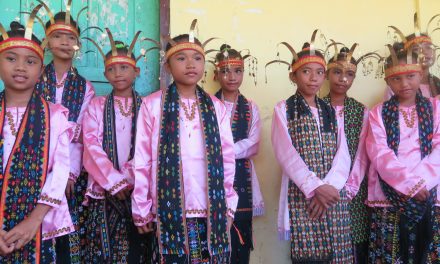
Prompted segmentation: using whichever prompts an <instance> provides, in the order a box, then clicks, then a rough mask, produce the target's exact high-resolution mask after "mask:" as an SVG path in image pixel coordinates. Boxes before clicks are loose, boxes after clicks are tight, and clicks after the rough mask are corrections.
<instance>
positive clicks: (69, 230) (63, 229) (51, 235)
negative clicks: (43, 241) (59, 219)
mask: <svg viewBox="0 0 440 264" xmlns="http://www.w3.org/2000/svg"><path fill="white" fill-rule="evenodd" d="M71 231H73V230H72V229H71V228H70V226H69V227H63V228H60V229H57V230H54V231H51V232H47V233H43V238H48V237H54V236H57V235H59V234H62V233H65V232H68V233H70V232H71Z"/></svg>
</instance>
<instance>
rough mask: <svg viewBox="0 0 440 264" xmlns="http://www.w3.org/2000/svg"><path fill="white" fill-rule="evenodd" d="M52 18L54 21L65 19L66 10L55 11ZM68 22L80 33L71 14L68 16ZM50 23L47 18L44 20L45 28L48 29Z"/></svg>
mask: <svg viewBox="0 0 440 264" xmlns="http://www.w3.org/2000/svg"><path fill="white" fill-rule="evenodd" d="M53 19H54V20H55V22H64V21H66V12H64V11H61V12H58V13H56V14H55V16H54V17H53ZM70 24H71V25H72V26H74V27H76V28H77V29H78V34H81V29H80V28H79V26H77V22H76V21H75V20H73V17H72V16H70ZM50 25H51V23H50V20H49V21H47V22H46V29H48V28H49V27H50Z"/></svg>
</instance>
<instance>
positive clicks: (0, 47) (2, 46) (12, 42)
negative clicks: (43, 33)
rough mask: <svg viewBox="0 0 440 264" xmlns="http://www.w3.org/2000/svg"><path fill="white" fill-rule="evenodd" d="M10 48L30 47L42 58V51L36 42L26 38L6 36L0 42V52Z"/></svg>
mask: <svg viewBox="0 0 440 264" xmlns="http://www.w3.org/2000/svg"><path fill="white" fill-rule="evenodd" d="M12 48H25V49H30V50H32V51H34V52H35V53H37V55H38V57H39V58H40V59H41V60H43V58H44V51H43V49H42V48H41V46H39V45H38V44H37V43H36V42H34V41H33V40H29V39H26V38H8V39H7V40H4V41H2V42H1V43H0V53H1V52H3V51H5V50H8V49H12Z"/></svg>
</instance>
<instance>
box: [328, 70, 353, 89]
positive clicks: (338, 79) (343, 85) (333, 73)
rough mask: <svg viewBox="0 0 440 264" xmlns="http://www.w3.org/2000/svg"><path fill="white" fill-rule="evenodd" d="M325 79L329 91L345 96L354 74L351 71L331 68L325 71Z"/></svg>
mask: <svg viewBox="0 0 440 264" xmlns="http://www.w3.org/2000/svg"><path fill="white" fill-rule="evenodd" d="M327 78H328V81H329V84H330V91H332V92H333V93H335V94H339V95H346V94H347V91H348V89H350V87H351V85H352V84H353V81H354V78H356V73H355V72H354V71H352V70H348V69H346V70H344V69H341V68H331V69H330V70H329V71H327Z"/></svg>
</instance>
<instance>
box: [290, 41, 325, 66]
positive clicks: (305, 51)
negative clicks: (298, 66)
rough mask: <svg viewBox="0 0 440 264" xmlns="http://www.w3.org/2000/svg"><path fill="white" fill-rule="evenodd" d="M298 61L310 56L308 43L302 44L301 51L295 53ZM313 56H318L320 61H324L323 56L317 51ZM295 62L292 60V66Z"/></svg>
mask: <svg viewBox="0 0 440 264" xmlns="http://www.w3.org/2000/svg"><path fill="white" fill-rule="evenodd" d="M297 55H298V59H301V58H303V57H306V56H310V44H309V43H308V42H306V43H304V45H303V47H302V50H301V51H300V52H298V53H297ZM315 56H318V57H320V58H322V59H324V55H322V53H321V52H320V51H319V50H315ZM295 62H296V61H295V59H293V60H292V64H294V63H295Z"/></svg>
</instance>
